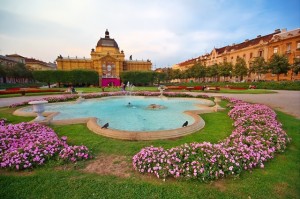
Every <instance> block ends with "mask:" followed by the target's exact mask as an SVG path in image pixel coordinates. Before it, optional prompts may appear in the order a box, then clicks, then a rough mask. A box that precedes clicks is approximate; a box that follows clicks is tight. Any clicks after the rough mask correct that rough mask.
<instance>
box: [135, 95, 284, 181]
mask: <svg viewBox="0 0 300 199" xmlns="http://www.w3.org/2000/svg"><path fill="white" fill-rule="evenodd" d="M223 99H227V100H229V101H230V103H232V104H233V108H232V110H230V112H229V116H230V117H231V118H232V119H233V120H235V122H234V124H233V126H234V127H235V129H234V130H233V132H232V134H231V135H230V136H229V137H228V138H226V139H225V140H222V141H220V142H219V143H217V144H211V143H209V142H203V143H189V144H184V145H181V146H178V147H174V148H171V149H164V148H162V147H153V146H150V147H146V148H143V149H142V150H141V151H140V152H139V153H137V154H136V155H135V156H134V157H133V159H132V160H133V167H134V169H135V170H137V171H139V172H140V173H151V174H154V175H156V176H157V177H158V178H163V179H165V178H166V177H168V176H171V177H175V178H194V179H198V180H200V181H210V180H216V179H218V178H223V177H226V176H238V175H239V174H240V173H241V172H242V171H243V170H252V169H253V168H255V167H260V168H264V163H265V162H266V161H268V160H270V159H272V158H274V154H275V153H276V152H283V151H284V150H285V148H286V145H287V144H288V143H289V142H290V138H288V136H287V134H286V133H285V132H284V130H283V129H282V127H281V124H280V123H279V122H278V121H277V120H276V114H275V112H274V111H273V110H272V109H270V108H269V107H267V106H265V105H260V104H249V103H245V102H243V101H241V100H236V99H229V98H223Z"/></svg>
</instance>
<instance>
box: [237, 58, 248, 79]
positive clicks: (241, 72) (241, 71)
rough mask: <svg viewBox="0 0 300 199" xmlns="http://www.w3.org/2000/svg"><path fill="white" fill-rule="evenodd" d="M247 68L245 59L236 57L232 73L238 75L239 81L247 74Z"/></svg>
mask: <svg viewBox="0 0 300 199" xmlns="http://www.w3.org/2000/svg"><path fill="white" fill-rule="evenodd" d="M247 73H248V68H247V64H246V61H245V59H243V58H240V57H238V58H237V59H236V63H235V66H234V70H233V74H234V75H235V76H238V77H240V81H242V80H243V77H244V76H245V75H247Z"/></svg>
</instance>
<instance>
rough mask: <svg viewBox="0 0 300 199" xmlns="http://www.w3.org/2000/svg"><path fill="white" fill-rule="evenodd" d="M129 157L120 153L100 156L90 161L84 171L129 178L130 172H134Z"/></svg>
mask: <svg viewBox="0 0 300 199" xmlns="http://www.w3.org/2000/svg"><path fill="white" fill-rule="evenodd" d="M128 158H130V157H127V156H118V155H102V156H98V157H97V158H96V159H95V160H92V161H90V163H89V164H88V165H87V166H86V167H85V168H84V169H83V171H85V172H88V173H97V174H101V175H115V176H118V177H123V178H128V177H130V173H132V172H133V169H132V166H131V164H129V163H128ZM130 159H131V158H130Z"/></svg>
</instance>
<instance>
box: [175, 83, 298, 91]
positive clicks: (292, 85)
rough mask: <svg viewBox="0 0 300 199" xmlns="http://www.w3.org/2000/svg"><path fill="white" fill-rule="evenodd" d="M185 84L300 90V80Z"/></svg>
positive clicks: (187, 84) (186, 84)
mask: <svg viewBox="0 0 300 199" xmlns="http://www.w3.org/2000/svg"><path fill="white" fill-rule="evenodd" d="M180 85H184V86H195V85H208V86H220V87H226V86H230V87H239V88H245V89H247V88H249V86H250V85H255V86H256V88H258V89H270V90H300V81H294V82H292V81H279V82H277V81H268V82H243V83H233V82H210V83H207V82H204V83H195V82H194V83H180Z"/></svg>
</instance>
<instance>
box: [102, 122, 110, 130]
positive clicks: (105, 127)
mask: <svg viewBox="0 0 300 199" xmlns="http://www.w3.org/2000/svg"><path fill="white" fill-rule="evenodd" d="M108 126H109V123H106V124H104V125H103V126H102V127H101V128H102V129H107V127H108Z"/></svg>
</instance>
